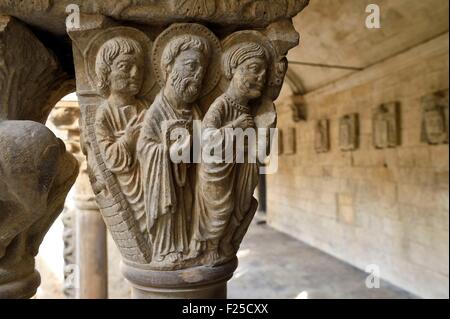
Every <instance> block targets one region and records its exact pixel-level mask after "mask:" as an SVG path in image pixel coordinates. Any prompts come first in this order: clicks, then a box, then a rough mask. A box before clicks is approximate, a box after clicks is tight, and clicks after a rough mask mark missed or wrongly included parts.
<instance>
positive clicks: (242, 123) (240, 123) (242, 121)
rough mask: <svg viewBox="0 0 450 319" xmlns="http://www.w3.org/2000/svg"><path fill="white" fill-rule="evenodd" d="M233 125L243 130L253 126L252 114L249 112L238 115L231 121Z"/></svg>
mask: <svg viewBox="0 0 450 319" xmlns="http://www.w3.org/2000/svg"><path fill="white" fill-rule="evenodd" d="M233 127H236V128H241V129H243V130H245V129H247V128H249V127H255V121H254V119H253V116H251V115H249V114H242V115H240V116H239V117H238V118H237V119H236V120H234V121H233Z"/></svg>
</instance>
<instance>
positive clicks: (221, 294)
mask: <svg viewBox="0 0 450 319" xmlns="http://www.w3.org/2000/svg"><path fill="white" fill-rule="evenodd" d="M237 264H238V263H237V258H235V259H233V260H231V261H230V262H228V263H226V264H223V265H220V266H216V267H206V266H199V267H193V268H187V269H181V270H172V271H160V270H151V269H146V268H145V266H146V265H139V264H133V263H130V262H128V261H123V262H122V273H123V275H124V276H125V278H126V279H127V280H128V281H129V282H130V284H131V286H132V298H133V299H226V298H227V281H228V280H229V279H230V278H231V277H232V276H233V273H234V271H235V270H236V267H237Z"/></svg>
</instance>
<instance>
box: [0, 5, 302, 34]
mask: <svg viewBox="0 0 450 319" xmlns="http://www.w3.org/2000/svg"><path fill="white" fill-rule="evenodd" d="M308 3H309V0H277V1H275V2H274V1H269V0H228V1H220V0H167V1H166V0H165V1H161V0H157V1H148V0H119V1H115V3H114V5H111V3H110V2H107V1H100V0H83V1H81V0H58V1H52V0H33V1H26V2H24V1H21V0H1V1H0V11H1V12H3V13H5V14H9V15H13V16H16V17H18V18H20V19H21V20H22V21H25V22H26V23H28V24H31V25H33V26H37V27H39V28H41V29H44V30H47V31H51V32H53V33H59V34H65V31H66V26H65V19H66V16H67V13H66V8H67V7H68V6H69V5H78V6H79V8H80V12H81V13H85V14H101V15H104V16H108V17H111V18H114V19H117V20H120V21H124V22H125V21H127V22H139V23H142V24H153V25H155V24H168V23H173V22H183V21H189V22H191V21H201V22H203V21H208V22H214V23H216V24H220V25H228V26H232V27H234V26H257V27H264V26H267V25H268V24H270V23H272V22H275V21H277V20H280V19H285V18H291V17H293V16H295V15H296V14H297V13H298V12H300V11H301V10H303V9H304V8H305V7H306V6H307V5H308ZM31 13H32V14H31ZM81 22H82V24H83V21H81Z"/></svg>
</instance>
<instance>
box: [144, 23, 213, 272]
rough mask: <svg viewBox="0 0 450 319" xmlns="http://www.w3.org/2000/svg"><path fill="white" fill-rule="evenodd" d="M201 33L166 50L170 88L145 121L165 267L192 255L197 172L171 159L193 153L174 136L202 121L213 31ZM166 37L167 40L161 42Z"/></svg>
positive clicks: (151, 223)
mask: <svg viewBox="0 0 450 319" xmlns="http://www.w3.org/2000/svg"><path fill="white" fill-rule="evenodd" d="M180 29H182V28H180ZM196 30H198V31H199V33H198V34H192V33H191V34H185V35H179V36H176V37H174V38H173V39H171V40H170V41H169V42H168V43H167V44H166V45H165V47H164V48H163V51H162V53H161V59H160V60H161V62H160V66H159V67H160V76H161V77H160V79H161V81H164V83H162V82H161V84H162V88H161V91H160V92H159V94H158V95H157V97H156V99H155V101H154V102H153V104H152V105H151V106H150V108H149V110H148V111H147V114H146V115H145V119H144V125H143V129H142V132H141V137H140V139H139V143H138V154H139V159H140V161H141V163H142V175H143V183H144V185H145V200H144V201H145V210H146V214H147V229H148V232H149V234H150V242H151V246H152V252H153V254H152V256H153V259H152V262H153V263H154V264H160V265H170V264H172V265H175V264H176V263H177V262H178V263H179V262H180V261H183V259H184V256H185V255H187V253H188V241H189V239H188V227H189V226H188V225H189V222H190V220H191V216H192V197H193V196H192V185H193V174H191V173H192V172H191V170H192V166H191V165H190V164H189V163H184V162H181V163H173V162H172V161H171V154H173V153H174V152H177V148H179V147H180V146H181V148H190V147H191V138H190V135H189V136H185V137H184V139H183V140H182V141H179V143H172V141H171V139H170V133H171V132H172V131H174V130H176V129H177V128H185V129H187V130H188V132H190V134H192V121H193V120H194V119H197V120H200V118H201V115H200V111H199V109H198V107H197V105H196V104H195V101H196V100H197V99H198V98H199V97H200V94H201V91H202V83H203V80H204V78H205V74H206V72H207V69H208V64H209V59H210V56H211V54H212V48H211V44H210V41H209V40H208V38H207V37H205V36H204V35H202V33H205V34H208V32H209V31H208V30H207V29H206V28H203V27H200V26H197V27H196ZM177 31H178V30H173V31H171V33H172V32H174V33H176V32H177ZM165 37H166V34H163V35H162V37H161V38H162V39H164V38H165ZM210 37H213V35H212V34H211V35H210ZM161 38H160V39H161ZM157 55H159V54H158V53H157ZM208 80H211V79H208Z"/></svg>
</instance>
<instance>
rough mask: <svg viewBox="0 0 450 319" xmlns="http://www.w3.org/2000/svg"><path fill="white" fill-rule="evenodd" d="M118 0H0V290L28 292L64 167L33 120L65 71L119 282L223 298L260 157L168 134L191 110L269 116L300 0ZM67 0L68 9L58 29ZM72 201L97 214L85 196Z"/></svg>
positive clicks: (54, 142)
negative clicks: (205, 159)
mask: <svg viewBox="0 0 450 319" xmlns="http://www.w3.org/2000/svg"><path fill="white" fill-rule="evenodd" d="M117 2H118V3H117V5H109V4H106V2H102V4H97V2H96V1H73V0H70V1H68V0H67V1H66V0H61V1H33V2H26V3H25V2H23V1H0V13H1V14H2V15H1V16H0V26H1V28H0V71H1V72H0V94H1V96H0V99H1V104H0V149H1V153H0V213H1V214H2V215H1V216H0V217H1V218H0V298H5V297H6V298H8V297H11V298H17V297H23V298H28V297H31V296H32V295H33V294H34V293H35V291H36V288H37V287H38V285H39V275H38V273H37V272H36V271H35V270H34V256H35V255H36V253H37V250H38V248H39V244H40V242H41V241H42V238H43V236H44V235H45V233H46V231H47V230H48V228H49V226H50V225H51V223H52V222H53V221H54V219H55V218H56V216H57V215H58V214H59V213H60V212H61V210H62V208H63V203H64V199H65V196H66V194H67V192H68V191H69V189H70V187H71V186H72V184H73V183H74V181H75V177H76V176H77V173H78V163H77V161H76V160H75V158H74V157H73V156H72V155H70V154H69V153H68V152H67V151H66V148H65V146H64V144H63V143H62V142H61V141H60V140H58V139H57V138H56V137H55V136H54V135H53V134H52V133H51V132H50V131H49V130H48V129H47V128H45V126H43V125H42V124H43V123H44V122H45V120H46V118H47V117H48V114H49V112H50V110H51V109H52V108H53V107H54V105H55V104H56V102H57V101H58V100H59V99H60V98H61V97H62V96H64V95H65V94H66V93H68V92H70V91H72V90H73V87H74V83H75V82H76V91H77V94H78V97H79V101H80V109H81V114H80V130H81V132H80V134H81V136H80V140H81V147H82V151H83V153H84V154H85V155H86V158H87V162H84V161H83V160H79V161H80V163H81V165H82V171H84V172H86V173H87V174H88V176H89V179H90V183H91V185H92V189H93V191H94V194H95V200H96V203H97V204H98V207H99V208H100V212H101V214H102V216H103V219H104V221H105V223H106V226H107V228H108V230H109V231H110V233H111V235H112V237H113V239H114V241H115V243H116V245H117V246H118V248H119V250H120V252H121V255H122V258H123V260H122V270H123V274H124V276H125V277H126V278H127V279H128V280H129V281H130V283H131V284H132V286H133V297H134V298H215V297H216V298H223V297H226V283H227V280H228V279H230V278H231V276H232V275H233V272H234V270H235V268H236V266H237V258H236V252H237V250H238V248H239V245H240V243H241V241H242V239H243V237H244V235H245V233H246V230H247V228H248V226H249V224H250V222H251V220H252V218H253V215H254V213H255V211H256V207H257V202H256V200H255V199H254V198H253V191H254V189H255V187H256V185H257V183H258V173H257V172H258V165H259V164H258V163H247V162H246V163H237V162H232V163H225V164H205V165H203V164H198V165H194V164H190V163H173V162H171V158H170V154H171V152H173V151H176V149H177V147H179V146H180V145H181V147H182V148H190V147H191V143H190V141H191V139H190V138H187V139H185V140H184V141H181V142H180V143H173V142H172V141H171V139H170V138H169V136H170V133H171V131H172V130H175V129H177V128H180V127H181V128H185V129H187V130H188V131H190V132H192V121H193V120H195V119H197V120H202V121H203V124H202V125H203V127H204V128H215V129H218V130H222V129H224V128H226V127H232V128H236V127H237V128H242V129H246V128H249V127H256V128H273V127H275V124H276V112H275V108H274V106H273V101H274V100H275V99H276V98H277V97H278V95H279V93H280V90H281V86H282V84H283V80H284V76H285V73H286V70H287V59H286V54H287V52H288V51H289V49H291V48H293V47H295V46H296V45H297V44H298V40H299V37H298V34H297V32H296V31H295V29H294V28H293V25H292V22H291V17H292V16H294V15H296V14H297V13H298V12H300V11H301V10H302V9H303V8H304V7H306V5H307V4H308V1H307V0H283V1H277V2H276V3H273V2H269V1H261V0H246V1H226V2H225V1H215V0H211V1H194V0H185V1H143V0H138V1H132V2H131V1H117ZM69 4H79V7H80V11H81V13H82V15H81V17H80V25H79V26H76V25H70V26H68V29H67V30H66V28H65V8H66V7H67V5H69ZM34 33H35V34H34ZM67 35H68V36H69V37H70V38H69V37H68V36H67ZM55 43H56V44H55ZM70 43H71V45H70ZM72 58H73V59H72ZM25 66H26V67H25ZM75 80H76V81H75ZM56 120H58V119H56ZM18 139H20V140H22V142H21V143H19V144H18V143H17V142H16V141H17V140H18ZM324 147H325V146H324ZM4 150H6V152H5V151H4ZM293 151H295V150H293ZM84 165H87V166H86V167H85V168H83V166H84ZM22 194H27V195H26V196H21V195H22ZM86 196H87V197H86ZM86 196H85V197H84V198H88V197H89V196H91V197H92V195H90V194H86ZM19 199H20V200H19ZM88 202H89V200H86V201H85V202H84V203H88ZM85 210H86V211H93V212H94V213H92V212H90V213H86V214H87V215H86V218H87V219H86V221H90V222H89V223H86V224H87V225H88V224H90V225H91V226H92V225H94V226H93V227H95V225H99V226H98V227H100V228H101V224H99V223H98V222H97V220H98V214H95V211H96V209H95V207H91V206H89V205H88V206H86V207H85ZM87 216H90V217H87ZM100 228H98V229H97V230H98V234H100V235H99V236H102V235H101V233H102V232H101V229H100ZM78 235H79V234H78ZM86 238H87V239H86V240H89V241H90V242H92V241H94V240H98V239H99V238H100V239H101V238H104V237H94V238H90V237H89V239H88V237H86ZM101 240H104V239H101ZM102 283H103V281H102V279H101V278H100V279H99V285H100V286H101V285H102Z"/></svg>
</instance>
